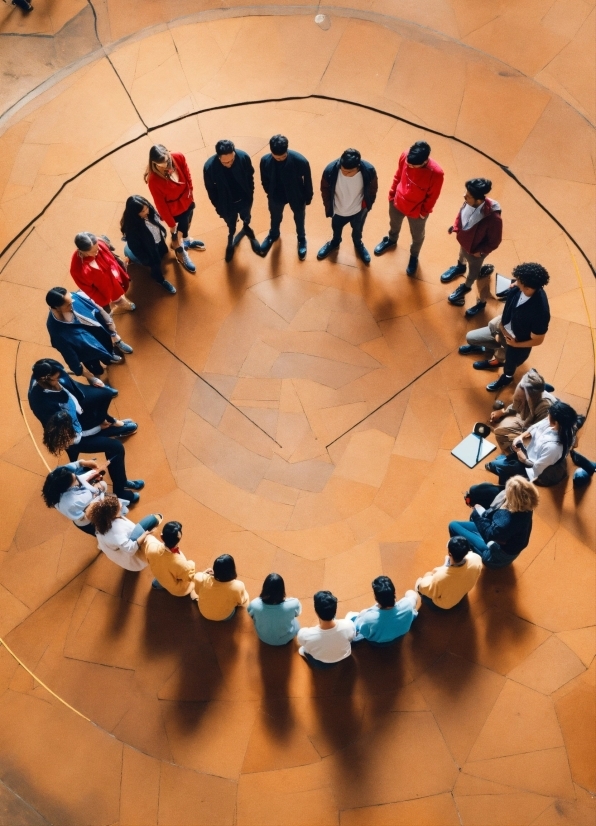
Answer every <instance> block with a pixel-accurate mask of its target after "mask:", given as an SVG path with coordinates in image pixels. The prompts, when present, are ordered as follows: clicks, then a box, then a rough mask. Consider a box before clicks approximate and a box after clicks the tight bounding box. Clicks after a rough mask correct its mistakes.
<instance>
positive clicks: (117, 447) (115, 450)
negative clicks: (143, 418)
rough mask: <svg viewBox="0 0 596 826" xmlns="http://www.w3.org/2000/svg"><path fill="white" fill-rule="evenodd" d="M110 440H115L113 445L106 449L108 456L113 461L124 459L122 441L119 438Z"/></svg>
mask: <svg viewBox="0 0 596 826" xmlns="http://www.w3.org/2000/svg"><path fill="white" fill-rule="evenodd" d="M110 441H112V442H113V444H112V445H110V447H109V448H108V450H106V458H108V459H109V460H110V461H111V462H113V461H115V460H118V459H123V458H124V452H125V451H124V445H123V444H122V442H119V441H118V440H117V439H111V440H110Z"/></svg>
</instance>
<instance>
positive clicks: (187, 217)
mask: <svg viewBox="0 0 596 826" xmlns="http://www.w3.org/2000/svg"><path fill="white" fill-rule="evenodd" d="M194 211H195V205H194V203H192V204H191V205H190V206H189V208H188V209H186V210H185V211H184V212H183V213H181V214H180V215H174V219H175V221H176V224H177V226H178V232H181V233H182V237H183V238H188V233H189V230H190V224H191V222H192V214H193V212H194Z"/></svg>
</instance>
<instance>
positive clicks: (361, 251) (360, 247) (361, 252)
mask: <svg viewBox="0 0 596 826" xmlns="http://www.w3.org/2000/svg"><path fill="white" fill-rule="evenodd" d="M354 249H355V250H356V255H357V256H358V258H360V260H361V261H363V262H364V263H365V264H370V253H369V251H368V250H367V249H366V247H365V246H364V244H362V243H360V244H354Z"/></svg>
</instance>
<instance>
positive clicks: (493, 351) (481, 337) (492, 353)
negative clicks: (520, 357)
mask: <svg viewBox="0 0 596 826" xmlns="http://www.w3.org/2000/svg"><path fill="white" fill-rule="evenodd" d="M487 280H488V279H487ZM500 324H501V316H500V315H498V316H497V317H496V318H493V319H492V320H491V321H489V322H488V327H479V328H478V329H477V330H470V332H469V333H468V334H467V335H466V341H467V342H468V344H477V345H478V346H479V347H486V357H487V358H488V359H492V358H493V357H494V358H497V359H499V361H500V362H501V364H504V363H505V347H502V346H501V345H500V344H498V343H497V333H498V332H499V326H500Z"/></svg>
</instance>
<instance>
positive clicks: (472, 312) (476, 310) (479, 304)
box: [464, 301, 486, 318]
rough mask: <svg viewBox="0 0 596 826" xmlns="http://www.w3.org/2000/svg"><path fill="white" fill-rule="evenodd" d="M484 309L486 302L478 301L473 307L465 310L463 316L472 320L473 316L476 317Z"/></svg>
mask: <svg viewBox="0 0 596 826" xmlns="http://www.w3.org/2000/svg"><path fill="white" fill-rule="evenodd" d="M485 307H486V301H478V302H477V303H476V304H474V306H473V307H470V308H469V309H467V310H466V312H465V313H464V315H465V316H466V318H474V316H475V315H478V313H481V312H482V311H483V310H484V308H485Z"/></svg>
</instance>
